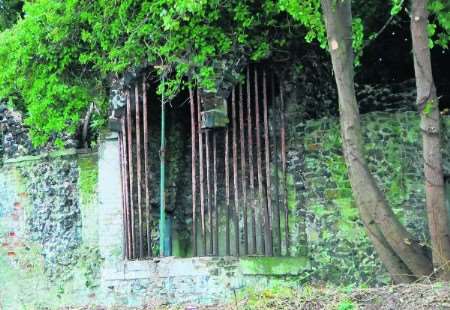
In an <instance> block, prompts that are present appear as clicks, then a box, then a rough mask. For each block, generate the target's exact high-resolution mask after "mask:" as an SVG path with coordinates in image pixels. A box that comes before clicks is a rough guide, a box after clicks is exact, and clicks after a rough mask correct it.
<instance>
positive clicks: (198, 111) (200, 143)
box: [197, 90, 206, 255]
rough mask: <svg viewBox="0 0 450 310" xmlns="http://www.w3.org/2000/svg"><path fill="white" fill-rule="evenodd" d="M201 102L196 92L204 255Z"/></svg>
mask: <svg viewBox="0 0 450 310" xmlns="http://www.w3.org/2000/svg"><path fill="white" fill-rule="evenodd" d="M201 110H202V107H201V100H200V92H199V91H198V90H197V124H198V141H199V142H198V144H199V146H198V153H199V156H200V162H199V166H200V168H199V173H200V212H201V214H200V216H201V221H202V241H203V249H204V254H205V255H206V231H205V230H206V227H205V226H206V225H205V192H204V182H205V180H204V165H203V132H202V125H201Z"/></svg>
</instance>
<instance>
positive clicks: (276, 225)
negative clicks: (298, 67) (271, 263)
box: [270, 72, 282, 256]
mask: <svg viewBox="0 0 450 310" xmlns="http://www.w3.org/2000/svg"><path fill="white" fill-rule="evenodd" d="M270 85H271V87H270V89H271V92H270V93H271V96H270V98H271V101H272V107H273V108H272V110H273V111H274V112H275V111H276V107H277V104H276V100H275V75H274V74H273V72H272V73H271V74H270ZM279 117H280V113H273V117H272V120H273V126H272V128H273V143H272V145H273V149H274V152H273V160H274V178H275V181H274V186H275V204H274V206H273V229H274V230H275V232H274V234H275V241H274V246H273V252H274V255H275V256H281V246H282V245H281V221H280V176H279V161H278V154H279V149H278V136H277V134H278V131H279V128H280V122H278V119H279Z"/></svg>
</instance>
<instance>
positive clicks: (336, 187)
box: [0, 109, 450, 309]
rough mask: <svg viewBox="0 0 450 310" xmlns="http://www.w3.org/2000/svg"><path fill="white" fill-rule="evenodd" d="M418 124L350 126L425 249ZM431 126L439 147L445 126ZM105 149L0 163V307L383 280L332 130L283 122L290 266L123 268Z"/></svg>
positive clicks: (209, 298) (136, 301)
mask: <svg viewBox="0 0 450 310" xmlns="http://www.w3.org/2000/svg"><path fill="white" fill-rule="evenodd" d="M418 122H419V118H418V116H417V114H416V113H414V112H392V113H387V112H372V113H367V114H364V115H363V116H362V124H363V133H364V138H365V142H366V154H367V157H368V161H369V167H370V169H371V171H372V172H373V173H374V174H375V176H376V179H377V181H378V183H379V184H380V186H381V187H382V188H383V190H384V192H385V194H386V196H387V198H388V200H389V202H390V204H391V205H392V206H393V208H394V211H395V212H396V214H397V215H398V216H399V218H400V219H401V221H402V222H403V223H404V224H405V225H406V227H407V228H408V229H409V230H410V231H411V232H413V234H414V235H415V236H416V238H417V239H418V240H421V241H424V242H426V241H427V239H428V235H427V227H426V217H425V211H424V191H423V175H422V159H421V137H420V130H419V124H418ZM443 124H444V128H443V133H444V134H443V135H444V137H445V140H447V138H448V137H449V136H450V120H449V118H444V119H443ZM117 139H118V137H117V134H113V133H107V134H104V135H103V136H102V139H101V141H100V143H99V145H100V147H99V150H98V152H91V153H86V152H85V151H77V150H74V149H68V150H63V151H58V152H50V153H49V152H41V153H36V155H33V156H32V155H30V154H29V153H27V155H26V156H19V157H16V158H10V157H9V156H5V160H4V165H3V166H2V167H1V168H0V245H1V246H0V305H1V306H2V307H3V308H5V309H16V308H17V306H18V305H19V306H22V307H28V308H33V307H35V308H38V307H49V308H56V307H57V306H59V305H62V304H65V305H83V304H88V303H90V304H98V305H129V306H135V305H141V304H144V303H147V304H167V303H175V304H179V303H192V304H196V303H202V304H210V303H215V302H218V301H225V300H230V299H231V298H233V296H234V295H235V294H239V293H240V292H242V290H245V289H252V288H256V289H258V288H264V287H265V286H279V285H289V286H300V285H303V284H304V283H306V282H308V283H310V282H313V281H331V282H335V283H337V284H370V285H379V284H383V283H386V282H388V281H389V277H388V276H387V274H386V272H385V271H384V269H383V267H382V266H381V264H380V262H379V260H378V259H377V256H376V253H375V252H374V250H373V248H372V246H371V244H370V242H369V241H368V239H367V236H366V234H365V231H364V228H363V226H362V224H361V223H360V221H359V220H358V212H357V209H356V207H355V205H354V202H353V199H352V196H351V189H350V185H349V182H348V178H347V170H346V167H345V164H344V160H343V157H342V151H341V140H340V134H339V127H338V121H337V119H335V118H324V119H320V120H310V121H306V122H305V121H302V120H301V117H299V116H298V115H296V111H295V109H294V110H292V109H291V110H290V111H289V132H288V145H289V153H288V158H289V167H288V168H289V176H288V186H289V199H288V203H289V207H290V209H291V211H292V212H293V215H294V216H293V217H292V218H295V219H296V220H295V223H292V224H293V227H294V229H293V230H292V231H291V233H292V235H293V236H292V237H293V240H296V242H295V243H294V245H293V246H294V248H293V250H294V251H293V252H294V254H295V255H296V257H291V258H287V257H284V258H262V257H253V258H252V257H248V258H241V259H236V258H232V257H223V258H213V257H199V258H175V257H167V258H155V259H152V260H145V261H127V260H125V259H124V255H123V224H122V196H121V185H120V163H119V150H118V140H117ZM447 145H448V144H446V146H445V147H444V158H445V170H446V171H447V172H449V170H450V156H449V155H450V154H449V149H448V147H447ZM185 160H188V158H187V159H185ZM178 161H180V159H178ZM183 174H184V172H183ZM183 177H184V178H186V175H184V176H183ZM185 192H189V190H186V191H185ZM185 194H186V193H185ZM188 198H189V197H188ZM178 199H180V198H177V199H176V200H178ZM176 200H175V201H176ZM188 201H190V199H188ZM30 288H32V289H30Z"/></svg>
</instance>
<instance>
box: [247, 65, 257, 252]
mask: <svg viewBox="0 0 450 310" xmlns="http://www.w3.org/2000/svg"><path fill="white" fill-rule="evenodd" d="M247 128H248V136H247V137H248V166H249V174H250V175H249V178H250V195H251V198H250V203H251V205H250V210H251V215H250V217H251V221H252V235H251V237H252V238H251V240H252V243H251V244H252V245H253V248H252V250H251V251H250V252H251V253H252V254H256V251H257V250H256V204H255V174H254V171H253V122H252V105H251V90H250V67H247Z"/></svg>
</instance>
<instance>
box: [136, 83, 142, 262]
mask: <svg viewBox="0 0 450 310" xmlns="http://www.w3.org/2000/svg"><path fill="white" fill-rule="evenodd" d="M134 104H135V108H136V169H137V198H138V220H139V223H138V230H139V258H142V257H143V255H144V239H143V235H142V162H141V160H142V154H141V115H140V114H141V109H140V104H139V86H138V84H137V83H136V85H135V87H134Z"/></svg>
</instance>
